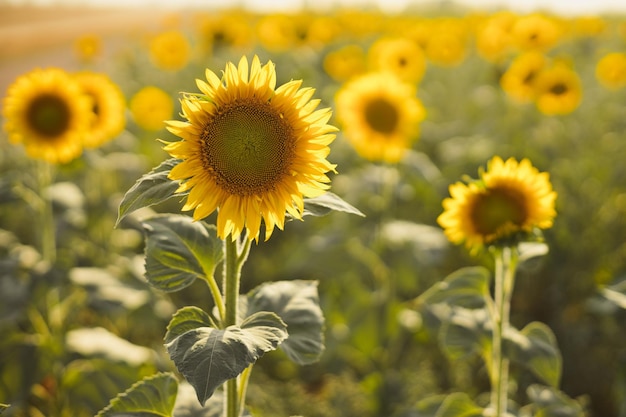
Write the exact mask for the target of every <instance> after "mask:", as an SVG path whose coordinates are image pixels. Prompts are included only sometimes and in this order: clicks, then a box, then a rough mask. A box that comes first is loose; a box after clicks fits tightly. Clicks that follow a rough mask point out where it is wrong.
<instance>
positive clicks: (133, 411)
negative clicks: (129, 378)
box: [96, 373, 178, 417]
mask: <svg viewBox="0 0 626 417" xmlns="http://www.w3.org/2000/svg"><path fill="white" fill-rule="evenodd" d="M177 391H178V381H177V380H176V378H175V377H174V376H173V375H172V374H171V373H159V374H156V375H153V376H150V377H147V378H144V379H143V380H141V381H139V382H137V383H135V384H133V386H131V387H130V388H129V389H128V390H126V391H125V392H124V393H122V394H119V395H118V396H117V397H115V398H113V399H112V400H111V401H110V402H109V405H107V406H106V407H105V408H104V409H102V410H101V411H100V412H99V413H98V414H97V415H96V417H123V416H130V415H133V416H137V417H157V416H158V417H172V410H173V409H174V403H175V402H176V393H177Z"/></svg>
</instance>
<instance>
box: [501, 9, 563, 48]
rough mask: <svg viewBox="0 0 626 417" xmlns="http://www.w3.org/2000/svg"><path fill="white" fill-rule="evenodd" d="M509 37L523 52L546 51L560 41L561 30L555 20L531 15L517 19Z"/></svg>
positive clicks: (539, 14)
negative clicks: (511, 37)
mask: <svg viewBox="0 0 626 417" xmlns="http://www.w3.org/2000/svg"><path fill="white" fill-rule="evenodd" d="M511 35H512V36H513V39H514V42H515V44H516V45H517V47H518V48H519V49H521V50H523V51H527V50H531V49H532V50H540V51H547V50H549V49H551V48H552V47H554V46H555V45H556V44H557V43H558V42H559V40H560V39H561V37H562V28H561V26H560V24H559V23H558V21H557V20H556V19H554V18H552V17H549V16H546V15H544V14H541V13H533V14H529V15H526V16H521V17H519V18H518V19H517V21H516V22H515V24H514V25H513V27H512V29H511Z"/></svg>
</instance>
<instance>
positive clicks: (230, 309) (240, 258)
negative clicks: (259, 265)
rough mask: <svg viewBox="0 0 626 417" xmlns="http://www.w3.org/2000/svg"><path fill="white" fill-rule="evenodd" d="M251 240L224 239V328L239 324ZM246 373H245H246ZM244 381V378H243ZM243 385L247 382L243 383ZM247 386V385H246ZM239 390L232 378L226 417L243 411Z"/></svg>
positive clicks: (227, 395)
mask: <svg viewBox="0 0 626 417" xmlns="http://www.w3.org/2000/svg"><path fill="white" fill-rule="evenodd" d="M249 251H250V240H249V239H247V238H245V237H244V243H242V244H239V243H238V242H237V240H235V239H233V238H232V236H227V237H226V239H224V271H223V272H224V293H225V294H224V298H225V310H226V311H225V314H224V317H223V327H224V328H226V327H228V326H233V325H236V324H237V304H238V299H239V283H240V280H241V268H242V267H243V264H244V263H245V261H246V259H247V258H248V253H249ZM244 373H245V371H244ZM242 379H243V378H242ZM242 382H243V384H245V383H246V382H247V378H246V380H244V381H242ZM244 386H245V385H244ZM244 394H245V392H244V391H243V390H242V391H241V392H240V391H239V389H238V378H232V379H230V380H228V381H227V382H226V396H225V400H224V401H225V407H224V410H225V413H224V415H225V417H239V416H240V414H241V410H243V406H240V404H243V395H244Z"/></svg>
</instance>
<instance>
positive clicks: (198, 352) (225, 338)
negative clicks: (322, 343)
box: [165, 311, 287, 404]
mask: <svg viewBox="0 0 626 417" xmlns="http://www.w3.org/2000/svg"><path fill="white" fill-rule="evenodd" d="M190 317H191V318H190V320H191V321H192V323H189V325H188V326H187V325H186V324H185V323H184V320H181V319H176V322H175V323H174V325H172V326H168V327H169V329H170V330H169V332H168V333H169V340H170V341H169V342H167V343H166V344H165V347H166V348H167V352H168V353H169V355H170V358H171V359H172V360H173V361H174V364H175V365H176V367H177V368H178V370H179V371H180V373H181V374H183V376H184V377H185V379H186V380H187V381H188V382H189V383H190V384H191V385H193V387H194V388H195V390H196V394H197V397H198V401H200V404H204V403H205V402H206V401H207V400H208V399H209V398H210V397H211V395H213V392H214V391H215V389H217V388H218V387H219V386H220V385H222V384H223V383H224V382H226V381H227V380H229V379H232V378H235V377H237V376H238V375H239V374H240V373H241V372H243V371H244V370H245V369H246V368H247V367H248V366H250V365H251V364H253V363H254V362H255V361H256V360H257V359H258V358H259V357H261V356H262V355H263V354H264V353H266V352H269V351H271V350H274V349H276V347H277V346H278V345H279V344H280V343H281V342H282V341H283V340H285V339H286V338H287V326H286V325H285V323H283V321H282V320H281V319H280V318H279V317H278V316H277V315H276V314H274V313H270V312H266V311H264V312H259V313H256V314H253V315H252V316H250V317H248V318H247V319H246V320H244V321H243V322H242V323H241V326H229V327H227V328H226V329H223V330H218V329H214V328H211V327H205V326H198V327H194V326H197V325H201V324H202V323H201V321H200V322H199V321H197V317H196V316H195V315H190ZM185 327H189V328H190V329H189V330H187V331H185V332H183V333H181V334H178V330H180V331H182V329H183V328H185ZM173 328H175V329H178V330H177V331H176V333H172V332H174V331H173V330H172V329H173Z"/></svg>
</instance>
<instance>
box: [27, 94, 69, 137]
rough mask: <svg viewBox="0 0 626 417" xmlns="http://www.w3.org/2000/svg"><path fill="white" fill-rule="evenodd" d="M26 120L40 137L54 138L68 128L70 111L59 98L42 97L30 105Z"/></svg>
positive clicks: (52, 96)
mask: <svg viewBox="0 0 626 417" xmlns="http://www.w3.org/2000/svg"><path fill="white" fill-rule="evenodd" d="M26 119H27V120H28V125H29V126H30V128H31V129H33V130H34V131H35V132H37V133H39V134H40V135H42V136H48V137H55V136H58V135H60V134H62V133H63V132H65V131H66V130H67V128H68V127H69V124H70V110H69V108H68V106H67V104H66V103H65V102H64V101H63V100H61V99H60V98H59V97H56V96H54V95H42V96H39V97H37V98H36V99H35V100H33V102H32V103H31V104H30V106H29V107H28V110H27V112H26Z"/></svg>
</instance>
